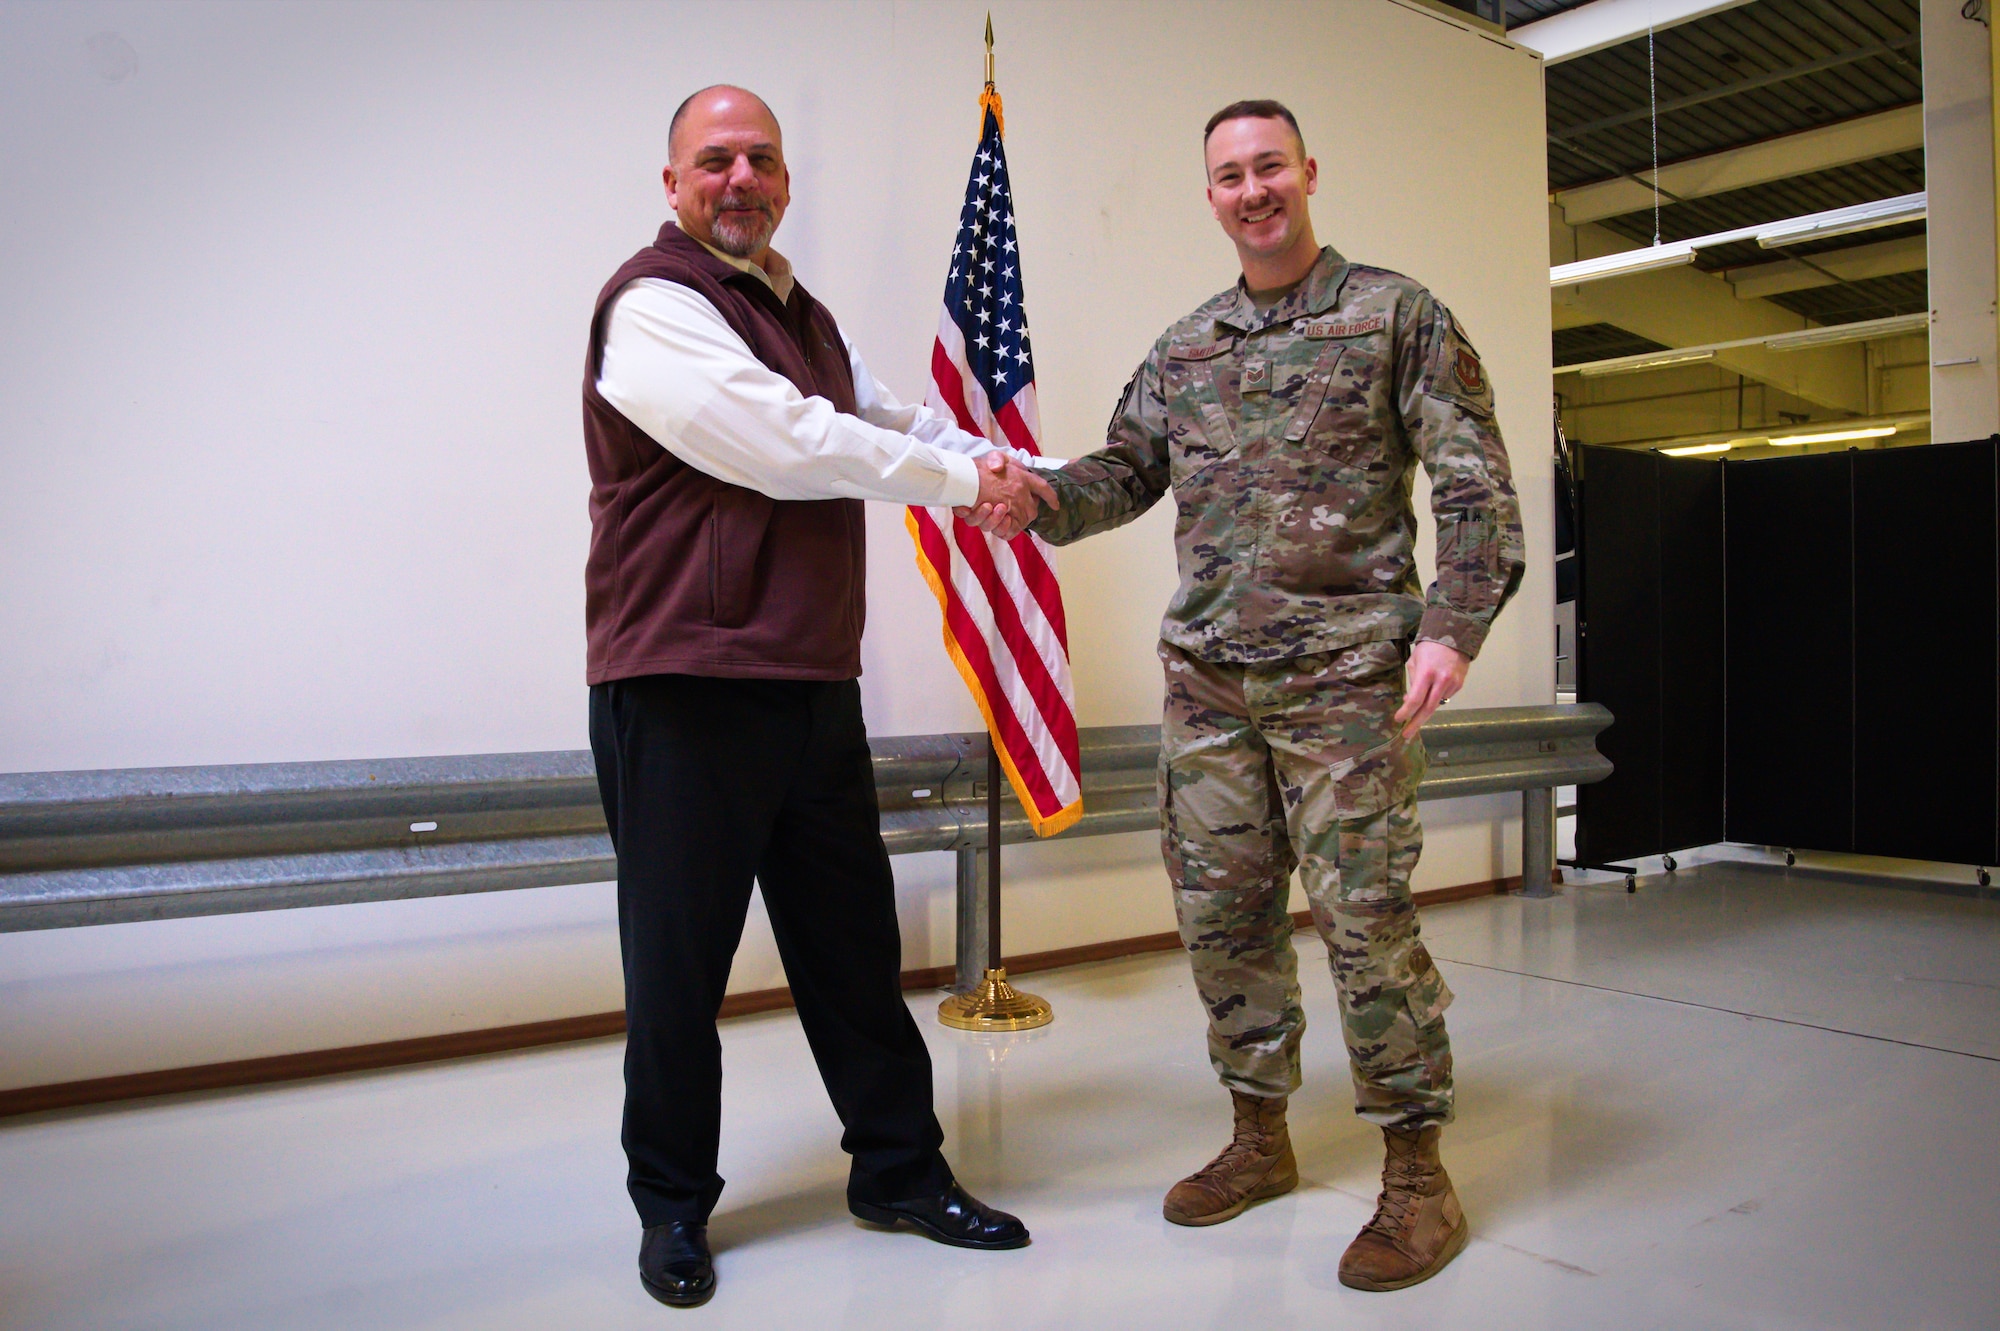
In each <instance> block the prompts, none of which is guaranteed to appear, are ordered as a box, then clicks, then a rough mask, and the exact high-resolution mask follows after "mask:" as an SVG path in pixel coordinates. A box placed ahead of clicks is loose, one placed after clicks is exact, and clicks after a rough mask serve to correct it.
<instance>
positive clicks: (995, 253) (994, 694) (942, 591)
mask: <svg viewBox="0 0 2000 1331" xmlns="http://www.w3.org/2000/svg"><path fill="white" fill-rule="evenodd" d="M979 101H980V107H981V110H982V112H983V116H984V120H983V123H982V124H981V126H980V132H979V151H978V153H977V154H976V155H975V156H974V157H973V159H972V174H971V178H970V179H969V180H968V181H967V182H966V186H965V207H964V209H963V210H962V211H961V212H960V213H959V225H958V243H957V244H955V245H954V246H952V251H951V275H950V276H949V277H948V278H946V279H945V286H944V310H943V313H942V316H941V317H940V318H939V320H938V335H937V343H936V345H935V346H933V347H932V349H931V387H930V392H929V394H928V395H927V398H926V400H927V401H928V402H929V404H930V405H931V406H932V407H934V408H936V409H938V410H939V411H944V412H948V413H950V414H951V415H952V416H953V417H954V418H955V419H956V420H957V421H958V424H959V425H960V427H962V428H963V429H965V430H968V431H970V432H971V433H973V434H977V435H984V436H985V437H986V438H988V439H991V440H992V441H993V442H994V443H996V444H1007V445H1011V446H1012V447H1014V448H1018V449H1020V450H1022V451H1024V452H1028V453H1035V454H1039V453H1040V452H1041V451H1042V449H1041V433H1042V422H1041V416H1040V413H1039V412H1037V410H1036V408H1035V362H1034V356H1033V352H1032V350H1031V349H1030V347H1029V344H1028V316H1027V311H1026V310H1025V309H1024V308H1023V305H1022V296H1021V255H1020V250H1019V248H1018V245H1017V238H1016V236H1015V233H1014V196H1013V193H1012V191H1011V190H1010V189H1009V188H1008V185H1007V155H1006V153H1005V151H1004V150H1003V149H1002V148H1001V146H1000V132H1001V119H1000V97H999V94H997V93H995V92H993V91H992V89H991V86H990V85H989V87H988V90H987V92H986V93H985V94H983V95H982V96H981V97H980V99H979ZM909 527H910V535H911V537H912V538H913V539H914V540H915V541H916V543H917V567H918V569H919V570H921V571H922V573H923V575H924V580H925V581H926V582H928V583H930V585H931V590H932V591H933V592H935V593H937V598H938V605H939V606H940V608H942V609H943V611H944V645H945V650H946V651H947V652H949V653H950V654H951V659H952V662H953V664H955V665H956V666H957V667H958V672H959V674H961V675H963V676H964V677H965V683H966V687H967V688H969V689H971V690H972V697H973V700H974V701H975V702H977V703H978V704H979V710H980V712H981V713H982V714H983V715H984V716H985V718H986V729H987V733H988V734H990V735H992V737H993V743H994V748H995V749H996V750H997V751H998V753H999V755H1000V763H1001V766H1002V767H1004V768H1005V769H1006V772H1007V778H1008V780H1009V781H1011V782H1012V783H1013V786H1014V793H1015V795H1016V796H1018V797H1019V798H1020V801H1021V807H1022V808H1023V809H1024V810H1026V811H1027V814H1028V819H1029V821H1030V822H1031V823H1032V824H1033V825H1034V828H1035V834H1036V835H1037V836H1053V835H1054V834H1055V833H1057V832H1060V831H1062V830H1063V829H1064V828H1065V827H1068V826H1069V825H1070V824H1071V823H1074V822H1075V821H1076V820H1077V819H1078V818H1079V817H1080V816H1082V814H1083V783H1082V766H1081V763H1080V761H1079V759H1078V754H1077V740H1076V695H1075V690H1074V689H1073V688H1072V687H1071V685H1070V675H1069V630H1068V628H1067V626H1066V625H1065V623H1064V621H1063V603H1062V588H1061V587H1060V586H1059V585H1057V583H1056V575H1055V570H1054V569H1052V568H1051V567H1050V566H1049V551H1048V547H1047V546H1046V545H1044V544H1043V543H1042V540H1041V538H1040V537H1038V536H1035V535H1033V534H1032V533H1029V532H1023V533H1021V534H1020V535H1019V536H1016V537H1015V538H1014V539H1013V540H1011V541H1001V540H997V539H995V538H994V537H991V536H988V535H987V534H986V533H984V532H982V531H980V530H979V529H978V528H977V527H974V526H971V525H970V524H968V523H965V522H961V521H959V520H958V519H957V518H955V517H953V516H952V512H951V510H950V509H949V508H914V507H913V508H911V509H910V511H909Z"/></svg>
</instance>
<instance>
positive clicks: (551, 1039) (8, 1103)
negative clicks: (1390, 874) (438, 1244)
mask: <svg viewBox="0 0 2000 1331" xmlns="http://www.w3.org/2000/svg"><path fill="white" fill-rule="evenodd" d="M1520 885H1521V880H1520V879H1519V878H1518V877H1516V878H1504V879H1499V880H1496V881H1490V882H1484V883H1466V884H1464V885H1462V886H1459V887H1444V888H1438V889H1435V890H1433V891H1429V892H1419V893H1417V904H1418V905H1419V906H1441V905H1444V904H1445V903H1446V902H1451V901H1466V900H1469V899H1471V898H1473V897H1486V896H1492V895H1494V894H1495V893H1498V892H1510V891H1512V890H1514V889H1515V888H1517V887H1519V886H1520ZM1293 919H1294V921H1295V922H1296V923H1297V924H1298V926H1299V927H1300V928H1302V929H1310V928H1311V927H1312V917H1311V916H1310V915H1309V914H1308V913H1307V912H1305V911H1298V912H1296V913H1295V914H1294V916H1293ZM1180 945H1181V939H1180V935H1179V934H1177V933H1162V934H1143V935H1140V936H1139V937H1136V938H1113V939H1108V940H1106V941H1104V942H1102V943H1085V944H1083V945H1081V946H1079V947H1059V948H1054V949H1051V950H1050V951H1047V952H1027V953H1023V954H1021V955H1020V956H1014V957H1009V958H1007V973H1008V974H1009V975H1028V974H1032V973H1033V972H1035V971H1047V970H1057V969H1060V968H1062V967H1064V966H1081V965H1083V964H1084V963H1086V962H1091V961H1110V960H1113V959H1115V958H1118V957H1135V956H1140V955H1143V954H1145V953H1148V952H1171V951H1173V950H1174V949H1175V948H1177V947H1179V946H1180ZM956 974H957V972H956V970H955V969H954V968H953V967H950V966H924V967H919V968H917V969H914V970H907V971H904V972H903V988H904V989H942V988H944V987H945V986H947V985H949V984H950V983H951V982H952V980H953V979H954V978H956ZM791 1005H792V991H791V990H789V989H783V988H780V989H756V990H752V991H750V992H749V993H742V994H731V995H729V996H728V997H727V998H725V999H723V1000H722V1010H721V1014H720V1015H722V1016H724V1017H743V1016H748V1015H750V1014H751V1013H755V1012H774V1011H776V1010H778V1009H780V1008H788V1007H790V1006H791ZM624 1030H625V1014H624V1012H622V1011H619V1012H593V1013H590V1014H589V1015H587V1016H581V1017H559V1018H557V1019H556V1020H554V1021H531V1022H527V1023H524V1024H522V1025H519V1026H494V1027H489V1028H487V1029H485V1030H479V1031H457V1032H454V1033H452V1034H449V1035H424V1036H419V1037H417V1038H416V1039H412V1040H385V1041H382V1042H380V1043H377V1044H357V1045H348V1046H346V1047H345V1048H341V1049H313V1050H308V1051H307V1052H305V1053H302V1054H278V1055H276V1056H274V1057H271V1058H245V1059H238V1060H236V1061H234V1062H230V1063H204V1064H201V1065H199V1066H196V1067H187V1068H162V1069H160V1070H159V1071H157V1072H131V1073H126V1074H124V1075H122V1076H117V1077H92V1078H90V1079H89V1080H86V1081H65V1082H56V1083H53V1084H51V1085H47V1086H22V1087H19V1088H16V1089H14V1090H10V1091H0V1118H12V1117H15V1116H18V1115H21V1114H35V1113H40V1112H42V1111H43V1110H49V1109H71V1108H75V1107H76V1106H79V1105H94V1104H107V1103H111V1102H113V1101H118V1100H139V1099H144V1098H146V1097H149V1096H156V1095H183V1094H186V1093H188V1092H191V1091H221V1090H230V1089H234V1088H237V1087H242V1086H263V1085H268V1084H271V1083H273V1082H285V1081H302V1080H305V1079H307V1078H311V1077H327V1076H333V1075H336V1074H338V1073H343V1072H372V1071H375V1070H378V1069H381V1068H395V1067H405V1066H408V1065H410V1064H412V1063H436V1062H440V1061H442V1060H445V1059H450V1058H470V1057H472V1056H474V1055H478V1054H498V1053H505V1052H507V1051H508V1050H513V1049H533V1048H535V1047H537V1046H539V1045H550V1044H568V1043H571V1042H572V1041H577V1040H598V1039H603V1038H605V1037H606V1036H612V1035H620V1034H623V1033H624Z"/></svg>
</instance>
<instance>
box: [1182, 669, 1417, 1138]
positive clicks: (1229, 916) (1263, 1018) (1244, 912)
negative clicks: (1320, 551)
mask: <svg viewBox="0 0 2000 1331" xmlns="http://www.w3.org/2000/svg"><path fill="white" fill-rule="evenodd" d="M1160 657H1161V659H1162V661H1163V662H1164V663H1165V665H1166V673H1167V703H1166V714H1165V718H1164V723H1163V725H1162V726H1161V730H1160V801H1161V810H1162V814H1163V817H1162V844H1163V850H1164V853H1165V857H1166V864H1167V875H1168V878H1169V879H1170V880H1171V882H1172V885H1173V890H1174V906H1175V911H1176V913H1177V915H1178V916H1179V920H1180V934H1181V941H1182V943H1183V944H1184V945H1185V946H1186V948H1187V951H1188V956H1189V958H1190V960H1191V961H1192V962H1193V964H1194V980H1195V988H1196V990H1197V992H1198V993H1199V995H1200V998H1201V1001H1202V1005H1203V1006H1204V1007H1205V1008H1206V1009H1207V1010H1208V1019H1209V1027H1208V1049H1209V1059H1210V1062H1211V1063H1213V1064H1214V1066H1215V1070H1216V1073H1217V1075H1218V1076H1219V1077H1221V1079H1222V1082H1223V1084H1224V1085H1225V1086H1228V1087H1230V1088H1231V1089H1232V1090H1239V1091H1243V1092H1245V1093H1246V1094H1250V1095H1259V1096H1279V1095H1289V1094H1291V1093H1292V1092H1293V1091H1296V1090H1297V1089H1298V1088H1299V1084H1300V1075H1299V1039H1300V1037H1301V1035H1303V1034H1304V1032H1305V1026H1306V1017H1305V1011H1304V1009H1303V1007H1302V1006H1301V1005H1300V1002H1299V984H1298V957H1297V954H1296V953H1295V952H1294V951H1293V950H1292V918H1291V914H1290V912H1289V910H1288V905H1289V901H1290V897H1291V875H1292V871H1293V869H1294V868H1295V867H1296V868H1297V869H1298V870H1299V872H1300V878H1301V881H1302V882H1303V884H1304V886H1305V891H1306V897H1307V899H1308V901H1309V902H1310V903H1311V906H1312V916H1313V922H1314V923H1315V924H1316V925H1317V926H1318V928H1319V932H1320V936H1321V938H1323V939H1324V940H1325V941H1326V946H1327V957H1328V961H1329V964H1330V965H1331V967H1332V970H1333V978H1334V981H1335V983H1336V984H1337V985H1338V986H1339V989H1340V1017H1341V1029H1342V1032H1343V1034H1344V1035H1345V1037H1346V1041H1347V1053H1348V1059H1349V1064H1350V1068H1351V1070H1352V1072H1353V1076H1354V1091H1355V1112H1356V1113H1357V1114H1359V1115H1360V1116H1361V1117H1362V1118H1364V1119H1367V1120H1368V1121H1370V1122H1372V1123H1378V1124H1381V1125H1383V1126H1386V1127H1410V1128H1416V1127H1425V1126H1429V1125H1432V1124H1443V1123H1449V1122H1450V1121H1451V1118H1452V1081H1451V1045H1450V1042H1449V1041H1448V1040H1447V1038H1446V1036H1445V1029H1444V1010H1445V1007H1446V1006H1447V1005H1448V1004H1449V1003H1450V1002H1451V991H1450V989H1448V988H1446V986H1445V982H1444V977H1443V976H1442V975H1440V974H1439V973H1438V970H1437V966H1436V965H1435V964H1434V963H1433V962H1432V960H1431V957H1430V953H1429V952H1427V951H1426V950H1425V948H1424V945H1423V943H1422V942H1420V941H1419V939H1418V924H1417V911H1416V903H1415V901H1414V899H1413V898H1412V897H1411V894H1410V871H1411V870H1412V869H1413V868H1415V867H1416V863H1417V857H1418V855H1419V854H1420V853H1421V852H1422V850H1423V829H1422V827H1421V825H1420V824H1419V823H1418V821H1417V806H1416V790H1417V785H1418V783H1419V782H1420V781H1422V779H1423V769H1424V751H1423V743H1422V741H1421V740H1413V741H1408V742H1405V741H1404V740H1402V738H1401V736H1400V732H1399V730H1398V728H1397V727H1396V725H1395V723H1394V721H1393V719H1392V717H1393V715H1394V713H1395V711H1396V709H1397V707H1399V706H1400V705H1401V704H1402V699H1403V694H1404V682H1403V657H1404V649H1403V646H1402V645H1401V644H1399V643H1396V642H1371V643H1362V644H1360V645H1358V646H1354V647H1348V648H1344V649H1341V650H1338V651H1332V652H1320V653H1314V654H1311V655H1307V656H1298V657H1293V658H1291V659H1289V660H1282V661H1272V662H1266V663H1259V664H1251V665H1237V664H1231V663H1222V662H1213V661H1203V660H1200V659H1198V658H1196V657H1193V656H1191V655H1189V654H1187V653H1185V652H1183V651H1182V650H1181V649H1179V648H1177V647H1175V646H1173V645H1172V644H1170V643H1166V642H1162V643H1161V644H1160Z"/></svg>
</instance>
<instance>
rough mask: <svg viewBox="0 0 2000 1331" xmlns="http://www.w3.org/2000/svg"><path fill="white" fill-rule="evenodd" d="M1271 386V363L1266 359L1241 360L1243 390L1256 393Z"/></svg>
mask: <svg viewBox="0 0 2000 1331" xmlns="http://www.w3.org/2000/svg"><path fill="white" fill-rule="evenodd" d="M1270 387H1271V365H1270V362H1268V361H1261V360H1247V361H1244V362H1243V391H1244V392H1246V393H1256V392H1261V391H1265V390H1268V389H1269V388H1270Z"/></svg>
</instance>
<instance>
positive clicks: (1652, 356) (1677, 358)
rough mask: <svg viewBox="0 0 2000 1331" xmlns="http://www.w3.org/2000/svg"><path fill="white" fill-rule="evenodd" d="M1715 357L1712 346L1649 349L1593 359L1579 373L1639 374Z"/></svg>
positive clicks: (1597, 375) (1598, 375)
mask: <svg viewBox="0 0 2000 1331" xmlns="http://www.w3.org/2000/svg"><path fill="white" fill-rule="evenodd" d="M1714 359H1715V351H1714V350H1713V349H1712V348H1710V347H1684V348H1682V349H1681V350H1679V351H1649V352H1643V353H1641V354H1639V355H1637V356H1620V357H1618V358H1617V359H1616V360H1600V361H1592V362H1591V363H1590V364H1588V365H1585V366H1582V367H1581V368H1579V369H1578V370H1577V373H1578V374H1581V375H1582V376H1583V377H1584V378H1586V379H1600V378H1602V377H1604V376H1605V375H1607V374H1638V373H1639V372H1640V371H1642V370H1664V369H1668V368H1670V367H1672V366H1675V365H1699V364H1700V363H1701V362H1703V361H1709V360H1714ZM1563 368H1564V369H1569V368H1570V367H1569V366H1564V367H1563Z"/></svg>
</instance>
